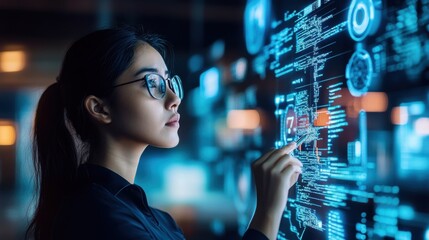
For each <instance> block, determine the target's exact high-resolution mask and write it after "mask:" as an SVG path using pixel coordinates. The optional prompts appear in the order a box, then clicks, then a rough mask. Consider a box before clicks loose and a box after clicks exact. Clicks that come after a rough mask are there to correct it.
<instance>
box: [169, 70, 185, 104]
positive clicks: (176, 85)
mask: <svg viewBox="0 0 429 240" xmlns="http://www.w3.org/2000/svg"><path fill="white" fill-rule="evenodd" d="M171 86H172V88H173V89H172V90H173V92H174V93H175V94H176V95H177V96H178V97H179V98H180V99H182V98H183V89H182V81H180V77H179V76H177V75H175V76H173V77H172V78H171Z"/></svg>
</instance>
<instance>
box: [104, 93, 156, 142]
mask: <svg viewBox="0 0 429 240" xmlns="http://www.w3.org/2000/svg"><path fill="white" fill-rule="evenodd" d="M137 99H139V98H137ZM125 100H127V101H125ZM131 100H132V99H124V101H122V103H121V104H118V106H116V111H114V113H113V115H112V120H113V121H112V122H113V123H114V126H115V129H117V130H118V131H121V132H123V134H125V135H130V136H134V137H137V135H138V136H140V137H139V138H142V137H144V135H150V134H153V133H156V132H157V131H159V130H160V128H161V127H162V115H161V114H162V106H159V104H157V102H154V101H151V100H147V99H142V100H140V101H131ZM125 103H126V104H125ZM148 137H150V136H148Z"/></svg>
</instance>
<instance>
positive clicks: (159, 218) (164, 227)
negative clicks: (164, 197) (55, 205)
mask: <svg viewBox="0 0 429 240" xmlns="http://www.w3.org/2000/svg"><path fill="white" fill-rule="evenodd" d="M53 238H54V239H65V240H67V239H82V240H84V239H92V240H95V239H121V240H131V239H185V237H184V236H183V232H182V230H181V229H180V228H179V227H178V226H177V224H176V222H175V221H174V220H173V218H172V217H171V216H170V215H169V214H168V213H166V212H164V211H161V210H158V209H155V208H152V207H150V206H149V205H148V202H147V199H146V194H145V192H144V191H143V189H142V188H141V187H140V186H138V185H136V184H130V183H129V182H128V181H127V180H125V179H124V178H122V177H121V176H120V175H118V174H117V173H115V172H113V171H111V170H109V169H107V168H104V167H101V166H98V165H94V164H83V165H81V166H80V167H79V170H78V177H77V188H76V190H75V191H74V192H73V194H71V196H69V197H67V198H66V200H65V201H64V203H63V204H62V208H61V210H60V212H59V214H58V215H57V217H56V220H55V227H54V232H53ZM243 239H246V240H251V239H254V240H266V239H267V238H266V237H265V236H264V235H263V234H262V233H260V232H258V231H255V230H248V231H247V232H246V234H245V236H244V237H243Z"/></svg>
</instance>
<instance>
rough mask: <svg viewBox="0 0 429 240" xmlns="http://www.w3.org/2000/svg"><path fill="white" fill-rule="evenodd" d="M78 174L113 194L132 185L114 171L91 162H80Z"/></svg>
mask: <svg viewBox="0 0 429 240" xmlns="http://www.w3.org/2000/svg"><path fill="white" fill-rule="evenodd" d="M79 174H83V175H84V176H85V177H87V178H88V180H89V181H91V182H94V183H97V184H100V185H102V186H103V187H105V188H106V189H107V190H109V191H110V193H112V194H113V195H115V196H116V195H117V194H119V193H120V192H121V191H122V190H123V189H124V188H126V187H128V186H130V185H132V184H131V183H129V182H128V181H127V180H126V179H125V178H123V177H121V176H120V175H119V174H117V173H115V172H114V171H112V170H110V169H108V168H106V167H103V166H100V165H96V164H92V163H85V164H82V165H81V166H80V167H79Z"/></svg>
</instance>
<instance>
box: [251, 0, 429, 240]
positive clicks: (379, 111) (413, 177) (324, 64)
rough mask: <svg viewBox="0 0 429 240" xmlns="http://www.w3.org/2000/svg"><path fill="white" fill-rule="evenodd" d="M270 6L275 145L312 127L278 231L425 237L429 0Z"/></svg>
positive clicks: (285, 234)
mask: <svg viewBox="0 0 429 240" xmlns="http://www.w3.org/2000/svg"><path fill="white" fill-rule="evenodd" d="M271 11H272V12H271V16H272V19H271V24H270V28H271V29H270V33H269V38H268V40H267V41H266V43H265V46H264V48H263V49H262V50H261V51H260V55H262V56H264V58H265V59H266V71H267V72H269V73H270V74H271V75H272V76H273V78H275V80H276V84H277V94H276V96H274V98H273V101H274V102H275V106H276V109H275V112H274V115H275V116H276V118H277V123H278V131H277V137H276V141H275V143H274V145H275V147H277V148H279V147H281V146H284V145H285V144H287V143H289V142H291V141H294V140H296V139H297V138H298V137H300V136H301V135H303V134H309V137H308V138H307V140H306V142H305V143H304V144H303V145H302V146H301V147H300V148H299V149H297V150H296V151H295V153H294V155H295V156H296V157H297V158H299V159H300V160H301V161H302V162H303V164H304V169H303V170H304V171H303V174H302V176H301V178H300V180H299V181H298V183H297V184H296V186H295V187H294V188H293V189H292V192H291V194H290V195H289V196H290V199H289V202H288V205H287V209H286V210H285V212H284V218H283V221H282V223H281V227H280V232H279V235H278V239H332V240H337V239H428V230H427V229H429V206H428V204H427V202H428V201H429V87H428V85H429V74H428V71H427V69H428V67H429V57H428V56H429V1H428V0H403V1H381V0H351V1H333V0H331V1H330V0H316V1H273V2H272V8H271ZM252 54H253V53H252Z"/></svg>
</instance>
